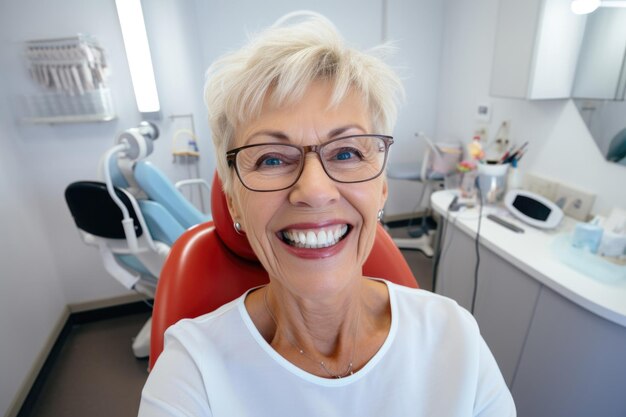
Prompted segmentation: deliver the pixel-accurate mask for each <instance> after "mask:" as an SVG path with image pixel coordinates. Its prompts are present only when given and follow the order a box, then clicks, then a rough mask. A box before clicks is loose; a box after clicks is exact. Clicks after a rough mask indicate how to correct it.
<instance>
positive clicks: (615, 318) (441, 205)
mask: <svg viewBox="0 0 626 417" xmlns="http://www.w3.org/2000/svg"><path fill="white" fill-rule="evenodd" d="M453 198H454V193H453V192H451V191H446V190H444V191H437V192H435V193H433V194H432V195H431V204H432V207H433V209H434V210H435V211H436V212H438V213H439V214H440V215H442V216H444V217H445V218H446V219H447V220H448V221H449V222H450V223H449V226H452V225H454V226H456V227H458V228H459V229H460V230H461V231H463V232H465V233H466V234H468V235H470V236H472V237H474V236H476V230H477V228H478V214H479V208H478V207H474V208H471V209H464V210H461V211H459V212H449V211H448V206H449V205H450V202H451V201H452V199H453ZM489 213H493V214H496V215H498V216H499V217H501V218H503V219H505V220H507V221H508V222H510V223H513V224H515V225H516V226H519V227H521V228H522V229H524V233H515V232H513V231H511V230H509V229H507V228H505V227H503V226H501V225H499V224H497V223H495V222H493V221H491V220H489V219H487V218H486V215H487V214H489ZM575 223H576V222H575V220H573V219H571V218H568V217H565V218H564V220H563V221H562V222H561V224H560V225H559V227H557V228H556V229H553V230H548V231H546V230H542V229H538V228H535V227H533V226H530V225H528V224H525V223H523V222H521V221H519V220H517V219H516V218H514V217H513V216H512V215H511V214H510V213H509V212H508V210H506V209H505V208H503V207H493V206H484V207H483V209H482V220H481V222H480V237H479V239H480V243H481V244H483V245H484V246H485V247H487V248H489V249H490V250H491V251H493V252H495V253H496V254H498V255H499V256H501V257H502V258H504V259H505V260H506V261H508V262H510V263H511V264H513V265H514V266H516V267H517V268H519V269H520V270H522V271H524V272H525V273H527V274H528V275H530V276H531V277H533V278H535V279H536V280H537V281H539V282H540V283H542V284H544V285H545V286H547V287H549V288H550V289H552V290H554V291H556V292H557V293H559V294H561V295H562V296H563V297H565V298H567V299H569V300H570V301H572V302H574V303H576V304H577V305H579V306H581V307H582V308H585V309H587V310H589V311H591V312H593V313H595V314H597V315H599V316H601V317H603V318H605V319H607V320H610V321H611V322H614V323H616V324H618V325H620V326H623V327H626V279H624V278H623V277H615V276H609V275H598V274H595V276H590V275H588V274H586V273H584V272H581V270H580V269H579V268H574V267H572V266H570V265H568V264H566V263H565V262H564V261H562V260H561V259H560V257H561V255H562V254H561V251H560V250H559V248H561V247H563V246H566V245H563V244H562V243H563V242H566V240H565V239H567V237H566V235H567V234H568V233H570V232H571V230H573V228H574V225H575ZM445 245H446V243H445V242H443V243H442V247H443V248H444V250H445ZM588 256H595V255H590V254H589V255H588ZM603 262H604V263H606V261H603ZM610 265H613V264H610ZM621 268H624V270H626V266H622V267H618V270H619V271H622V269H621Z"/></svg>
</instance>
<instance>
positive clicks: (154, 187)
mask: <svg viewBox="0 0 626 417" xmlns="http://www.w3.org/2000/svg"><path fill="white" fill-rule="evenodd" d="M134 173H135V181H137V184H139V186H140V187H141V189H142V190H143V191H144V192H145V193H146V194H147V195H148V197H149V198H150V199H151V200H153V201H156V202H158V203H160V204H162V205H163V207H165V209H166V210H167V211H169V212H170V213H171V214H172V215H173V216H174V218H175V219H176V220H178V222H179V223H180V224H181V225H182V226H183V227H184V228H185V229H188V228H190V227H191V226H195V225H196V224H200V223H204V222H206V221H209V220H211V217H210V216H207V215H205V214H203V213H201V212H200V210H198V209H197V208H195V207H194V206H193V204H191V203H190V202H189V201H188V200H187V199H186V198H185V197H184V196H183V195H182V194H181V193H180V192H179V191H178V190H177V189H176V187H174V185H173V184H172V182H171V181H170V180H169V179H168V178H167V177H166V176H165V175H163V173H162V172H161V171H159V170H158V169H157V168H156V167H155V166H154V165H152V164H151V163H150V162H148V161H139V162H137V164H136V165H135V170H134Z"/></svg>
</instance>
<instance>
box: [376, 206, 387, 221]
mask: <svg viewBox="0 0 626 417" xmlns="http://www.w3.org/2000/svg"><path fill="white" fill-rule="evenodd" d="M384 213H385V211H384V210H383V209H380V210H378V214H377V215H376V218H377V219H378V221H381V220H382V219H383V214H384Z"/></svg>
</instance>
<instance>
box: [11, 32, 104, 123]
mask: <svg viewBox="0 0 626 417" xmlns="http://www.w3.org/2000/svg"><path fill="white" fill-rule="evenodd" d="M25 57H26V59H27V61H28V69H29V72H30V76H31V78H32V79H33V81H34V82H35V83H36V84H37V85H38V86H39V89H40V90H43V92H42V93H40V94H35V95H31V96H26V97H24V103H23V106H24V113H25V114H26V116H25V117H24V118H23V121H25V122H30V123H80V122H95V121H108V120H112V119H114V118H115V112H114V110H113V103H112V100H111V91H110V90H109V88H108V87H107V84H106V78H107V75H108V64H107V61H106V56H105V53H104V50H103V49H102V47H101V46H100V45H99V44H98V42H97V41H96V39H95V38H93V37H91V36H88V35H84V34H78V35H77V36H72V37H67V38H56V39H42V40H32V41H27V42H26V43H25Z"/></svg>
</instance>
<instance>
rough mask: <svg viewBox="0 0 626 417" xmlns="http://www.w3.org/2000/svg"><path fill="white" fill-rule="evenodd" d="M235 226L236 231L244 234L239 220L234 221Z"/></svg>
mask: <svg viewBox="0 0 626 417" xmlns="http://www.w3.org/2000/svg"><path fill="white" fill-rule="evenodd" d="M233 227H234V228H235V232H237V234H238V235H243V234H244V233H243V231H242V230H241V223H239V222H234V223H233Z"/></svg>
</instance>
